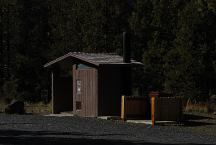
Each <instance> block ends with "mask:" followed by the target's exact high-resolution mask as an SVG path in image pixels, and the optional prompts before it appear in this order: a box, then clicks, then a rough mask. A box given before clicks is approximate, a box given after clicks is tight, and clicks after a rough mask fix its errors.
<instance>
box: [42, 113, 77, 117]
mask: <svg viewBox="0 0 216 145" xmlns="http://www.w3.org/2000/svg"><path fill="white" fill-rule="evenodd" d="M44 116H54V117H65V116H74V115H73V113H71V112H61V113H60V114H48V115H44Z"/></svg>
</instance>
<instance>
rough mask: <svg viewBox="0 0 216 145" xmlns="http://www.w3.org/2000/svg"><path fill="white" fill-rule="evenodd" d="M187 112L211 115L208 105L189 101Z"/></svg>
mask: <svg viewBox="0 0 216 145" xmlns="http://www.w3.org/2000/svg"><path fill="white" fill-rule="evenodd" d="M184 111H185V112H199V113H209V111H210V110H209V104H208V103H203V102H202V103H201V102H192V101H191V100H190V99H188V101H187V104H186V107H185V110H184Z"/></svg>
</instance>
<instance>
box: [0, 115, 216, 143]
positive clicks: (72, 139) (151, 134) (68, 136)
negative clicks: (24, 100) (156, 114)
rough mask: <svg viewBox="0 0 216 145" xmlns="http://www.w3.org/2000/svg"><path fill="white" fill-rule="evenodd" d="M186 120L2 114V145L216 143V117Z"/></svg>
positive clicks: (191, 117) (208, 116)
mask: <svg viewBox="0 0 216 145" xmlns="http://www.w3.org/2000/svg"><path fill="white" fill-rule="evenodd" d="M185 119H187V121H185V122H184V123H182V124H163V125H157V126H155V127H154V128H152V127H151V125H145V124H133V123H125V122H121V121H113V120H101V119H96V118H82V117H77V116H73V117H72V116H70V117H69V116H67V117H54V116H42V115H6V114H0V145H23V144H30V145H38V144H40V145H47V144H52V145H59V144H62V145H63V144H66V145H69V144H79V145H92V144H105V145H110V144H112V145H129V144H132V145H164V144H168V145H189V144H193V145H203V144H206V145H213V144H216V134H215V132H216V124H215V123H216V118H215V116H212V115H208V114H205V115H204V114H194V113H193V114H186V115H185Z"/></svg>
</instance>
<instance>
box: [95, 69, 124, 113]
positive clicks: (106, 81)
mask: <svg viewBox="0 0 216 145" xmlns="http://www.w3.org/2000/svg"><path fill="white" fill-rule="evenodd" d="M122 79H123V78H122V73H121V68H119V67H101V68H100V69H99V94H100V95H99V98H98V102H99V116H113V115H114V116H116V115H117V116H119V115H120V110H121V95H122V88H123V84H122Z"/></svg>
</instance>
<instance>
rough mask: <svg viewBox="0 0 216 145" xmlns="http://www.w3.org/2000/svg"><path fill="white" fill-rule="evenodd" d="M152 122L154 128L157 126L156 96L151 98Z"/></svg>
mask: <svg viewBox="0 0 216 145" xmlns="http://www.w3.org/2000/svg"><path fill="white" fill-rule="evenodd" d="M151 120H152V127H154V125H155V96H151Z"/></svg>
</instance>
